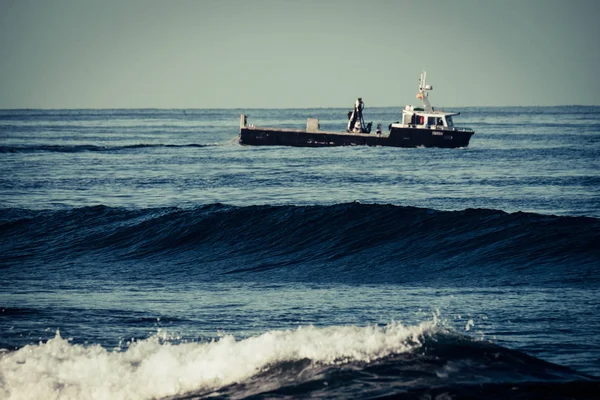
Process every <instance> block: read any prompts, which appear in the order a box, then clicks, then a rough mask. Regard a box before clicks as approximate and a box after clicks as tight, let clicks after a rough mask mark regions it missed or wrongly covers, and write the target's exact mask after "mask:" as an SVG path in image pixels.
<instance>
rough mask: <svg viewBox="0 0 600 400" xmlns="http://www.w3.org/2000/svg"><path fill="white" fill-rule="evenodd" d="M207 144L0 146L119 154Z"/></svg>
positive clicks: (33, 150) (4, 148)
mask: <svg viewBox="0 0 600 400" xmlns="http://www.w3.org/2000/svg"><path fill="white" fill-rule="evenodd" d="M207 146H211V145H207V144H132V145H127V146H97V145H91V144H81V145H42V144H41V145H33V146H32V145H22V146H0V153H37V152H55V153H82V152H118V151H124V150H135V149H147V148H179V147H184V148H185V147H207Z"/></svg>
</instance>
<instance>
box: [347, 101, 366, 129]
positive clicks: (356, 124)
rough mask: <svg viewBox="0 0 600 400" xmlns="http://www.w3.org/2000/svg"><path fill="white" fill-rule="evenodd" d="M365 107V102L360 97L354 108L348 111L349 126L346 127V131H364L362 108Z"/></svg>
mask: <svg viewBox="0 0 600 400" xmlns="http://www.w3.org/2000/svg"><path fill="white" fill-rule="evenodd" d="M364 107H365V104H364V103H363V101H362V98H361V97H359V98H358V100H356V103H354V109H353V110H352V111H350V112H349V113H348V128H346V132H358V133H360V132H362V121H363V116H362V110H363V108H364Z"/></svg>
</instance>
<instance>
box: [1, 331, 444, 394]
mask: <svg viewBox="0 0 600 400" xmlns="http://www.w3.org/2000/svg"><path fill="white" fill-rule="evenodd" d="M435 325H436V322H435V321H432V322H424V323H421V324H420V325H418V326H408V327H407V326H403V325H401V324H399V323H392V324H389V325H387V326H385V327H378V326H368V327H358V326H334V327H326V328H317V327H313V326H307V327H300V328H298V329H296V330H290V331H269V332H266V333H264V334H262V335H259V336H255V337H250V338H247V339H242V340H236V338H234V337H233V336H230V335H229V336H224V337H222V338H221V339H219V340H218V341H213V342H207V343H196V342H194V343H179V344H172V343H169V342H168V341H167V342H165V341H163V340H161V338H160V335H156V336H154V337H152V338H150V339H148V340H143V341H137V342H133V343H131V344H130V345H129V346H128V347H127V349H126V350H124V351H113V350H107V349H105V348H103V347H101V346H99V345H94V346H82V345H75V344H71V343H70V342H69V341H68V340H65V339H63V338H61V336H60V334H59V333H58V332H57V334H56V337H55V338H53V339H51V340H49V341H48V342H46V343H40V344H39V345H29V346H25V347H23V348H21V349H19V350H17V351H14V352H9V353H4V354H1V355H0V398H2V399H11V400H17V399H111V400H115V399H154V398H161V397H165V396H172V395H180V394H184V393H189V392H192V391H198V390H204V389H209V390H210V389H216V388H219V387H221V386H224V385H228V384H231V383H235V382H240V381H244V380H245V379H247V378H249V377H251V376H253V375H255V374H256V373H258V372H261V371H265V370H267V369H268V368H269V366H270V365H273V364H276V363H278V362H282V361H293V360H301V359H310V360H312V361H313V362H316V363H323V364H339V363H344V362H349V361H364V362H370V361H373V360H376V359H378V358H381V357H385V356H388V355H391V354H399V353H404V352H408V351H411V350H413V349H415V348H418V347H419V346H420V345H421V340H422V338H423V335H424V334H427V333H428V332H429V333H431V331H432V329H435Z"/></svg>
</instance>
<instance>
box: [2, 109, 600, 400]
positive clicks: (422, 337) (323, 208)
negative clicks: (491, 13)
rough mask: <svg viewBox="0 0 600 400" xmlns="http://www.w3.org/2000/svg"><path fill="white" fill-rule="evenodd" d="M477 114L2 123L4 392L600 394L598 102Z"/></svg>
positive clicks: (145, 114)
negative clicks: (411, 130)
mask: <svg viewBox="0 0 600 400" xmlns="http://www.w3.org/2000/svg"><path fill="white" fill-rule="evenodd" d="M456 110H457V111H460V113H461V115H460V116H459V117H455V124H456V125H458V126H462V127H470V128H472V129H474V130H475V135H474V136H473V137H472V139H471V143H470V145H469V147H468V148H461V149H436V148H412V149H404V148H386V147H362V146H356V147H335V148H295V147H279V146H273V147H253V146H241V145H239V144H238V134H239V115H240V114H241V113H245V114H247V115H248V123H251V124H255V125H257V126H279V127H289V128H302V127H303V126H304V125H305V124H306V118H307V117H316V118H319V120H320V124H321V129H324V130H338V131H339V130H343V129H344V127H345V123H346V113H347V110H346V109H341V108H340V109H255V110H237V109H211V110H192V109H190V110H162V109H161V110H156V109H143V110H133V109H131V110H130V109H117V110H4V111H0V288H1V289H0V398H2V399H11V400H12V399H111V400H113V399H127V400H129V399H134V400H135V399H201V398H230V399H240V398H247V399H250V398H251V399H261V398H361V399H362V398H401V399H404V398H406V399H412V398H418V399H438V400H445V399H463V398H467V399H504V398H511V399H532V398H533V399H563V398H575V399H588V398H589V399H596V398H598V396H599V393H600V313H599V310H600V107H589V106H566V107H484V108H474V107H472V108H459V109H456ZM365 116H366V119H367V122H369V121H373V126H376V125H377V124H378V123H382V125H383V126H384V127H387V126H388V124H389V123H391V122H394V121H397V120H398V119H400V110H399V109H398V108H371V109H370V108H367V109H366V110H365Z"/></svg>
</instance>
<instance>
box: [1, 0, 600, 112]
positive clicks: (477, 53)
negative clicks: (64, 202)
mask: <svg viewBox="0 0 600 400" xmlns="http://www.w3.org/2000/svg"><path fill="white" fill-rule="evenodd" d="M599 15H600V1H597V0H574V1H566V0H565V1H557V0H505V1H492V0H489V1H483V0H482V1H476V0H455V1H444V0H432V1H422V0H421V1H408V0H407V1H393V0H387V1H384V0H375V1H366V0H365V1H354V0H346V1H336V0H319V1H313V0H306V1H295V0H246V1H234V0H221V1H208V0H206V1H200V0H198V1H188V0H179V1H156V0H122V1H115V0H104V1H87V0H51V1H41V0H15V1H12V0H0V55H1V56H0V109H10V108H305V107H306V108H311V107H348V106H351V105H352V104H353V103H354V100H355V99H356V98H357V97H362V98H363V99H364V101H365V104H366V105H367V107H369V106H403V105H405V104H417V103H418V101H417V100H416V99H415V95H416V91H417V80H418V77H419V74H420V73H421V71H422V70H426V71H427V76H428V79H427V80H428V83H430V84H432V85H433V87H434V90H433V92H431V94H430V99H431V102H432V103H433V104H434V106H435V105H438V106H456V107H462V106H513V105H514V106H518V105H524V106H528V105H542V106H544V105H565V104H578V105H579V104H583V105H600V79H598V78H597V76H596V74H597V72H598V71H600V24H599V23H598V21H597V19H598V16H599Z"/></svg>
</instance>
